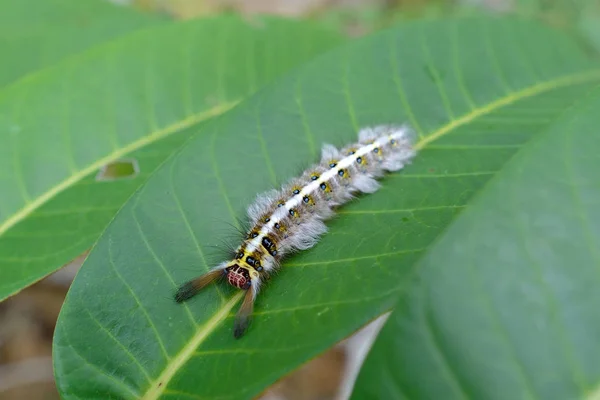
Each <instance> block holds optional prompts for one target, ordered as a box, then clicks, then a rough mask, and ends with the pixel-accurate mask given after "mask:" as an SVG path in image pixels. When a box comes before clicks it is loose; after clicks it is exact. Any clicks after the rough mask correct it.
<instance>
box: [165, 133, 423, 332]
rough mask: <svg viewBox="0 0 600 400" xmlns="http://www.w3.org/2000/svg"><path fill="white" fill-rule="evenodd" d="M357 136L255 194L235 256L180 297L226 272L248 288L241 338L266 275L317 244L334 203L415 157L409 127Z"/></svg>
mask: <svg viewBox="0 0 600 400" xmlns="http://www.w3.org/2000/svg"><path fill="white" fill-rule="evenodd" d="M358 136H359V141H358V143H355V144H351V145H348V146H346V147H344V148H343V149H341V150H338V149H337V148H335V147H334V146H332V145H328V144H325V145H323V149H322V157H321V162H320V163H319V164H316V165H313V166H311V167H310V168H308V169H307V170H306V171H305V172H304V173H303V174H302V176H300V177H299V178H296V179H294V180H292V181H291V182H289V183H288V184H286V185H284V186H283V187H282V188H281V189H280V190H271V191H269V192H267V193H264V194H261V195H259V196H257V199H256V201H255V202H254V204H252V205H251V206H250V207H248V217H249V218H250V222H251V224H252V228H251V229H250V231H249V233H248V236H247V238H246V239H245V240H244V241H243V242H242V244H241V245H240V246H239V247H238V248H237V249H236V252H235V255H234V257H233V259H232V260H230V261H226V262H223V263H221V264H220V265H218V266H217V267H216V268H214V269H213V270H212V271H210V272H208V273H207V274H205V275H202V276H200V277H198V278H196V279H194V280H192V281H189V282H187V283H185V284H184V285H182V286H181V287H180V288H179V290H178V291H177V293H176V295H175V299H176V301H178V302H181V301H184V300H187V299H189V298H191V297H192V296H194V295H195V294H196V293H197V292H198V291H199V290H201V289H202V288H203V287H205V286H206V285H208V284H209V283H211V282H213V281H214V280H216V279H218V278H220V277H226V278H227V280H228V282H229V283H230V284H231V285H233V286H235V287H237V288H239V289H243V290H247V293H246V296H245V299H244V302H243V304H242V307H241V308H240V311H239V312H238V315H237V318H236V325H235V329H234V336H235V337H236V338H239V337H241V336H242V335H243V334H244V332H245V330H246V328H247V326H248V323H249V317H250V314H251V313H252V307H253V303H254V299H255V298H256V295H257V294H258V291H259V289H260V284H261V282H262V279H263V278H265V277H266V276H267V275H268V274H269V273H270V272H272V271H273V270H274V269H275V268H276V267H277V266H278V265H279V263H280V261H281V260H282V258H283V257H284V256H285V255H288V254H289V253H291V252H292V251H296V250H305V249H308V248H310V247H312V246H314V245H315V244H316V243H317V241H318V240H319V237H320V236H321V235H322V234H323V233H325V232H326V231H327V227H326V226H325V223H324V221H325V220H327V219H328V218H330V217H331V216H332V215H333V209H334V207H336V206H339V205H341V204H343V203H345V202H347V201H349V200H350V199H351V198H352V197H353V195H354V193H356V192H363V193H372V192H375V191H376V190H377V189H378V188H379V186H380V185H379V183H378V182H377V181H376V178H379V177H381V176H382V175H383V174H384V173H385V172H386V171H396V170H399V169H401V168H403V167H404V166H405V165H406V164H407V163H409V162H410V160H411V159H412V158H413V157H414V156H415V150H414V148H413V134H412V132H411V131H410V129H409V128H408V127H406V126H391V125H384V126H377V127H374V128H364V129H362V130H361V131H360V132H359V135H358Z"/></svg>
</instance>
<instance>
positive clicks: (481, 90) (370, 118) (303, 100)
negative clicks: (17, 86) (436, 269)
mask: <svg viewBox="0 0 600 400" xmlns="http://www.w3.org/2000/svg"><path fill="white" fill-rule="evenodd" d="M598 81H600V69H599V66H598V65H596V64H594V63H592V62H591V61H590V60H588V59H587V57H586V56H585V54H584V53H583V52H582V51H581V50H580V49H579V48H578V47H577V46H576V45H575V44H574V43H573V42H571V41H570V40H569V39H568V38H567V37H565V36H563V35H561V34H559V33H557V32H555V31H552V30H549V29H546V28H544V27H542V26H540V25H538V24H536V23H530V22H524V21H519V20H496V19H487V18H485V19H478V18H472V19H462V20H451V21H435V22H420V23H415V24H409V25H405V26H402V27H398V28H394V29H392V30H389V31H386V32H382V33H380V34H376V35H373V36H370V37H368V38H366V39H364V40H360V41H357V42H355V43H352V44H351V45H348V46H346V47H344V48H341V49H338V50H334V51H332V52H331V53H329V54H328V55H326V56H324V57H322V58H320V59H319V60H316V61H314V62H311V63H309V64H307V65H305V66H304V67H303V68H301V69H300V70H298V71H296V72H295V73H293V74H290V75H289V76H288V77H287V78H285V79H282V80H280V81H278V82H277V83H276V84H274V85H273V86H271V87H270V88H269V89H268V90H264V91H262V92H261V93H259V94H258V95H256V96H253V97H252V98H251V99H249V100H248V101H246V102H244V104H243V105H241V106H240V107H238V108H236V109H235V110H232V111H230V112H228V113H227V114H225V115H223V116H222V117H221V118H219V119H218V120H213V121H212V122H211V123H210V124H207V125H205V126H203V127H201V128H200V129H198V130H197V132H198V133H197V134H196V135H195V136H194V137H193V138H192V139H191V140H190V141H189V142H188V143H187V144H186V145H185V147H184V148H183V149H182V150H181V152H179V153H178V154H177V155H176V156H175V157H173V158H171V159H170V160H168V161H167V162H166V163H165V164H164V165H163V166H161V168H160V169H159V170H158V171H157V173H156V174H155V175H154V176H153V177H152V178H151V179H150V180H149V181H148V182H147V184H146V185H145V186H144V188H143V189H142V190H141V191H140V192H139V193H137V194H136V195H135V196H134V197H133V198H132V199H131V200H130V201H129V202H128V203H127V204H126V206H125V207H124V208H123V209H122V210H121V211H120V212H119V214H118V215H117V217H116V218H115V220H114V221H113V222H112V223H111V225H110V226H109V228H108V229H107V231H106V232H105V234H104V235H103V236H102V238H101V239H100V240H99V242H98V244H97V246H96V248H95V249H94V251H93V252H92V253H91V254H90V256H89V258H88V260H87V262H86V264H85V265H84V268H83V270H82V271H81V273H80V274H79V275H78V277H77V279H76V281H75V283H74V285H73V287H72V289H71V292H70V293H69V295H68V298H67V301H66V304H65V306H64V308H63V312H62V314H61V317H60V319H59V324H58V327H57V334H56V337H55V348H54V349H55V367H56V374H57V380H58V386H59V389H60V391H61V393H62V394H63V396H65V398H77V397H86V398H90V397H94V396H98V397H102V396H104V397H107V396H109V397H110V396H112V397H118V398H143V399H155V398H159V397H160V398H172V399H186V398H190V399H192V398H203V399H207V398H232V399H240V398H251V397H252V396H254V395H256V394H257V393H259V392H260V391H262V390H263V389H264V388H265V387H266V386H267V385H268V384H270V383H272V382H274V381H275V380H276V379H278V378H279V377H281V376H282V375H283V374H285V373H286V372H287V371H291V370H292V369H293V368H294V367H296V366H297V365H298V364H300V363H302V362H304V361H306V360H307V359H308V358H310V357H312V356H315V355H316V354H318V353H319V352H321V351H323V350H324V349H326V348H328V347H329V346H330V345H331V344H332V343H334V342H335V341H337V340H339V339H341V338H343V337H345V336H347V335H348V334H350V333H351V332H352V331H353V330H355V329H357V328H358V327H360V326H361V325H363V324H364V323H366V322H367V321H368V320H369V319H371V318H373V317H375V316H377V315H379V314H381V313H382V312H383V311H385V310H387V309H389V308H390V307H392V305H393V304H394V302H395V299H396V298H397V296H398V294H399V293H402V292H403V291H404V290H406V288H407V287H408V285H409V283H410V279H411V277H412V276H413V275H414V270H415V267H416V265H417V262H418V260H419V259H420V258H421V257H422V256H423V255H424V254H426V252H427V249H428V248H429V247H430V246H431V245H432V244H433V243H434V242H435V240H436V239H437V238H438V236H439V235H440V234H442V233H443V232H444V231H445V229H446V227H447V226H448V225H449V224H450V222H452V221H453V220H454V219H455V217H456V215H457V214H458V213H459V212H460V211H461V210H462V209H463V208H464V207H465V206H466V205H467V204H468V203H469V202H470V200H471V198H472V197H473V196H474V195H476V194H477V193H478V192H479V191H480V190H482V188H484V186H485V185H486V183H487V182H488V181H489V180H490V179H491V178H492V177H493V176H494V175H495V174H496V173H497V172H498V171H500V170H501V169H502V168H503V166H504V165H505V164H506V163H507V162H508V160H510V159H511V158H512V157H513V156H515V155H516V154H517V153H518V152H519V150H520V148H521V147H522V146H524V145H525V144H526V143H528V142H529V141H530V140H531V139H532V138H534V137H535V135H536V134H537V133H538V132H540V131H541V130H543V129H545V128H546V127H547V126H548V124H550V123H551V122H552V121H553V119H554V117H555V116H556V114H557V113H559V112H561V111H562V110H563V109H564V108H566V107H569V106H570V105H571V104H573V103H574V102H575V101H576V100H577V99H578V98H579V97H580V96H582V95H583V94H584V93H586V92H587V91H588V90H589V88H590V85H592V84H596V83H597V82H598ZM389 122H397V123H400V122H409V123H410V124H411V125H412V126H413V127H414V128H415V130H416V131H417V133H418V135H419V143H418V148H419V150H420V154H419V156H418V157H417V159H416V160H415V162H414V164H413V165H412V166H410V167H409V168H407V169H406V170H405V171H404V172H402V173H399V174H394V175H392V176H389V177H388V178H387V179H385V181H384V186H383V188H382V189H381V190H380V191H379V192H377V193H376V194H373V195H370V196H363V197H361V198H360V200H359V201H356V202H353V203H352V204H350V205H348V206H346V207H344V208H343V209H341V210H340V213H339V214H340V215H339V217H338V218H337V219H335V220H334V221H332V222H331V223H330V224H329V226H330V233H329V234H328V235H327V236H326V237H325V238H323V240H322V241H321V243H319V245H318V246H317V247H315V248H314V249H312V250H310V251H306V252H303V253H301V254H298V255H297V256H295V257H293V258H291V259H289V260H288V261H287V262H286V263H285V264H284V266H283V269H282V271H281V273H280V274H279V275H278V276H277V277H276V278H275V279H273V280H272V282H271V284H270V285H268V287H266V288H265V290H264V292H263V293H261V295H260V296H259V299H258V301H257V307H256V313H255V319H254V322H253V325H252V326H251V328H250V330H249V332H248V333H247V335H246V336H244V337H243V338H242V339H241V340H238V341H235V340H234V339H233V337H232V334H231V333H232V332H231V328H232V327H231V324H232V317H233V314H232V313H233V311H234V310H233V308H234V305H235V303H236V301H237V300H238V299H239V298H240V294H239V293H238V294H235V293H234V292H233V291H231V290H229V289H228V288H226V287H222V286H220V287H212V288H210V289H207V290H206V291H204V292H203V293H202V294H201V295H199V296H198V297H197V298H195V299H194V300H193V301H191V302H190V303H189V304H186V305H178V304H175V303H174V302H173V301H172V294H173V291H174V290H175V287H176V285H177V283H180V282H182V281H185V280H187V279H189V278H190V277H191V276H194V275H197V274H200V273H202V272H203V271H206V269H207V268H208V267H209V266H210V265H211V263H213V262H216V261H219V258H218V257H217V256H215V257H212V256H211V254H210V250H211V248H212V247H213V246H214V245H217V244H219V242H220V240H221V239H223V238H224V237H225V235H226V232H227V223H231V224H234V225H235V224H236V220H235V217H240V216H242V215H243V210H244V208H245V206H246V205H247V204H248V203H249V202H250V201H252V200H253V198H254V197H255V195H256V194H257V193H259V192H262V191H264V190H266V189H269V188H271V187H272V186H273V185H275V184H277V183H278V182H281V181H282V180H283V179H286V178H289V177H291V176H293V175H296V174H297V173H298V171H299V169H298V167H299V166H302V165H307V164H309V163H310V162H312V161H314V160H315V159H316V158H317V157H318V153H319V147H320V145H321V144H322V143H323V142H333V143H335V144H343V143H346V142H349V141H352V140H354V139H355V135H356V131H357V130H358V129H359V128H360V127H362V126H365V125H370V124H380V123H389Z"/></svg>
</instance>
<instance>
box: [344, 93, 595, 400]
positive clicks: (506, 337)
mask: <svg viewBox="0 0 600 400" xmlns="http://www.w3.org/2000/svg"><path fill="white" fill-rule="evenodd" d="M598 110H600V90H595V94H594V95H593V96H592V97H591V98H589V99H586V100H585V101H583V102H582V104H581V105H579V106H578V107H577V108H575V109H573V110H571V111H570V112H568V113H567V114H566V115H564V116H563V117H562V118H561V119H560V120H559V121H558V122H556V123H554V124H552V126H551V127H550V128H549V129H548V130H547V131H544V132H543V133H542V134H540V135H538V137H537V138H536V140H534V141H532V142H531V143H529V144H528V145H527V146H524V147H523V149H522V150H521V151H520V152H519V154H517V155H516V156H515V157H514V158H513V159H512V160H511V161H510V163H508V164H507V165H506V166H505V168H503V171H502V172H500V173H499V174H497V175H496V177H495V178H494V179H493V181H491V182H490V184H489V185H488V186H487V187H486V188H485V190H483V191H482V193H481V195H480V196H478V198H477V199H476V200H475V201H473V202H472V204H471V205H470V206H469V208H468V210H465V212H464V213H463V214H462V215H461V216H460V217H459V218H458V219H457V221H456V222H455V223H454V224H452V226H451V227H450V228H449V229H447V230H446V232H444V234H443V235H441V237H440V239H439V240H438V241H437V243H436V244H435V245H434V246H432V247H431V249H430V251H429V252H428V254H427V255H426V256H425V257H423V259H422V260H421V262H420V263H419V273H418V275H417V279H415V284H414V285H413V286H412V287H411V288H410V290H409V291H408V292H407V293H406V295H405V296H401V300H400V301H399V302H398V305H397V307H396V309H395V311H394V313H393V314H392V316H391V317H390V320H389V321H388V323H387V324H386V326H385V328H384V329H383V330H382V332H381V334H380V336H379V337H378V339H377V342H376V344H375V346H374V348H373V349H372V351H371V353H370V355H369V357H368V359H367V362H366V364H365V365H364V367H363V369H362V371H361V375H360V377H359V379H358V381H357V383H356V388H355V393H354V398H356V399H405V398H406V399H408V398H412V399H438V398H444V399H448V400H451V399H464V398H474V399H584V398H589V399H597V398H598V396H600V342H599V341H598V337H600V314H599V313H598V309H600V292H599V291H598V287H599V286H600V274H599V271H600V270H599V269H598V267H599V266H600V250H598V243H600V207H599V206H600V184H599V180H598V171H600V134H599V132H598V124H600V117H599V116H598Z"/></svg>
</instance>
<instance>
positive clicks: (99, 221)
mask: <svg viewBox="0 0 600 400" xmlns="http://www.w3.org/2000/svg"><path fill="white" fill-rule="evenodd" d="M340 40H341V38H340V36H339V35H338V34H337V33H334V32H332V31H328V30H323V29H321V28H319V27H318V26H315V25H313V24H310V23H300V22H292V21H286V20H278V19H269V18H267V19H263V20H254V21H244V20H242V19H241V18H238V17H221V18H213V19H207V20H198V21H189V22H186V23H181V24H169V25H168V26H166V27H160V28H155V29H148V30H143V31H140V32H137V33H134V34H132V35H130V36H128V37H126V38H122V39H118V40H116V41H113V42H110V43H108V44H105V45H102V46H100V47H97V48H94V49H91V50H90V51H88V52H86V53H84V54H81V55H79V56H77V57H74V58H70V59H68V60H66V61H64V62H62V63H59V64H57V65H55V66H53V67H51V68H48V69H47V70H44V71H43V73H38V74H36V75H35V76H32V77H30V78H29V79H25V80H21V81H19V82H18V83H16V84H14V85H11V86H9V87H7V88H5V89H4V90H3V91H2V92H0V140H1V141H2V145H1V146H0V187H1V188H2V196H1V197H0V300H1V299H3V298H5V297H7V296H9V295H11V294H13V293H15V292H17V291H18V290H20V289H22V288H23V287H25V286H26V285H28V284H31V283H32V282H35V281H36V280H38V279H39V278H41V277H43V276H44V275H46V274H48V273H50V272H52V271H54V270H56V269H57V268H58V267H60V266H61V265H63V264H65V263H66V262H68V261H69V260H71V259H72V258H74V257H76V256H78V255H79V254H81V253H82V252H83V251H84V250H86V249H87V248H89V247H90V246H91V245H92V244H93V243H94V241H95V240H96V239H97V238H98V236H99V234H100V232H101V231H102V229H103V228H104V227H105V226H106V224H107V223H108V222H109V221H110V219H111V218H112V217H113V216H114V214H115V212H116V211H117V210H118V209H119V207H120V206H121V205H122V204H123V203H124V202H125V200H126V199H127V198H128V197H129V196H130V195H131V194H132V193H133V191H135V189H136V188H137V187H138V186H139V185H140V183H142V182H144V180H145V179H146V178H147V176H148V175H149V174H150V173H151V172H152V171H153V170H154V169H155V168H156V166H157V165H159V164H160V163H161V162H163V161H164V160H165V159H166V158H167V157H168V156H169V155H170V154H171V153H172V152H173V151H174V149H176V148H177V147H178V146H179V145H180V144H181V143H182V142H183V141H185V140H186V139H187V138H188V137H189V132H190V131H189V130H188V128H190V127H193V126H195V125H198V124H200V123H201V122H202V121H204V120H206V119H209V118H211V117H212V116H214V115H218V114H220V113H222V112H223V111H224V110H227V109H229V108H231V107H232V106H233V105H235V104H236V103H237V102H238V101H239V100H240V99H242V98H244V97H245V96H247V95H248V94H249V93H252V92H253V91H255V90H256V89H257V88H258V87H260V86H261V85H263V84H264V83H265V82H267V81H269V80H270V79H273V78H274V77H275V76H277V75H278V74H280V73H282V72H283V71H285V70H288V69H290V68H291V67H293V66H295V65H296V64H298V63H300V62H301V61H303V60H305V59H307V58H309V57H311V56H314V55H315V54H316V53H318V52H319V51H321V50H323V49H326V48H329V47H331V46H333V45H335V44H336V43H338V42H339V41H340ZM120 158H127V159H129V160H133V162H134V163H135V164H136V165H137V167H138V169H139V174H138V175H137V176H135V177H134V178H131V179H124V180H120V181H110V182H109V181H101V182H99V181H97V179H96V176H97V173H98V171H99V170H100V169H101V168H102V167H103V166H104V165H105V164H107V163H110V162H111V161H114V160H116V159H120Z"/></svg>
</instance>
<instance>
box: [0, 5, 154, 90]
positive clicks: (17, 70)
mask: <svg viewBox="0 0 600 400" xmlns="http://www.w3.org/2000/svg"><path fill="white" fill-rule="evenodd" d="M164 20H165V18H159V17H157V16H154V15H151V14H142V13H139V12H136V11H134V10H132V9H130V8H127V7H119V6H116V5H114V4H110V2H108V1H106V0H0V57H1V58H2V68H0V89H1V88H2V87H4V86H5V85H7V84H9V83H12V82H14V81H16V80H18V79H20V78H22V77H24V76H26V75H28V74H32V73H34V72H36V71H39V70H41V69H43V68H45V67H47V66H48V65H51V64H53V63H55V62H57V61H59V60H61V59H62V58H64V57H66V56H69V55H72V54H75V53H78V52H80V51H83V50H86V49H87V48H89V47H90V46H92V45H96V44H99V43H102V42H104V41H108V40H111V39H114V38H116V37H118V36H121V35H124V34H126V33H130V32H133V31H135V30H137V29H141V28H145V27H149V26H152V25H155V24H157V23H160V22H162V21H164Z"/></svg>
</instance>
